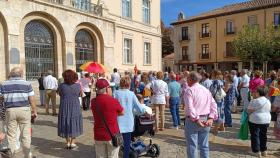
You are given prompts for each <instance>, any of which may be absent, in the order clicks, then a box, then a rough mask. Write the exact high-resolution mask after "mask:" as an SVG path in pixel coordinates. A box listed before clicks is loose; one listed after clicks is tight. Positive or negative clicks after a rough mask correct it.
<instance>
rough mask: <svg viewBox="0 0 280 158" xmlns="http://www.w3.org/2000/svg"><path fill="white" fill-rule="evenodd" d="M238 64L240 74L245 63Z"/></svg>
mask: <svg viewBox="0 0 280 158" xmlns="http://www.w3.org/2000/svg"><path fill="white" fill-rule="evenodd" d="M237 64H238V72H240V71H241V70H242V65H243V63H242V62H237Z"/></svg>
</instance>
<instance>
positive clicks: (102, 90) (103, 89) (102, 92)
mask: <svg viewBox="0 0 280 158" xmlns="http://www.w3.org/2000/svg"><path fill="white" fill-rule="evenodd" d="M104 93H106V88H102V89H98V90H97V94H104Z"/></svg>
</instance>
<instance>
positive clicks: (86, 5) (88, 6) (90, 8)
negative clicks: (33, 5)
mask: <svg viewBox="0 0 280 158" xmlns="http://www.w3.org/2000/svg"><path fill="white" fill-rule="evenodd" d="M43 1H45V2H49V3H53V4H60V5H65V6H70V7H73V8H75V9H77V10H80V11H83V12H87V13H91V14H95V15H102V5H97V4H93V3H91V1H90V0H43Z"/></svg>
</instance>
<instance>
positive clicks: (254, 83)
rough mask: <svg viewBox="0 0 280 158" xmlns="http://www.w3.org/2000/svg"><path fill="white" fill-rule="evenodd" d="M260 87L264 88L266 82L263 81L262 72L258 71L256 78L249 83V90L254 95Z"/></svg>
mask: <svg viewBox="0 0 280 158" xmlns="http://www.w3.org/2000/svg"><path fill="white" fill-rule="evenodd" d="M260 86H264V80H263V79H262V72H261V71H259V70H257V71H256V72H255V76H254V78H253V79H252V80H251V81H250V82H249V89H250V91H251V93H254V92H256V90H257V88H258V87H260Z"/></svg>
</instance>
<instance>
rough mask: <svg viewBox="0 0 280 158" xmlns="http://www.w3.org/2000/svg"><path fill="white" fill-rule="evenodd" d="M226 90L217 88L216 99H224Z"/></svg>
mask: <svg viewBox="0 0 280 158" xmlns="http://www.w3.org/2000/svg"><path fill="white" fill-rule="evenodd" d="M226 95H227V94H226V92H225V91H224V90H223V88H220V89H219V90H217V92H216V94H215V99H216V100H222V99H224V98H225V97H226Z"/></svg>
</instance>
